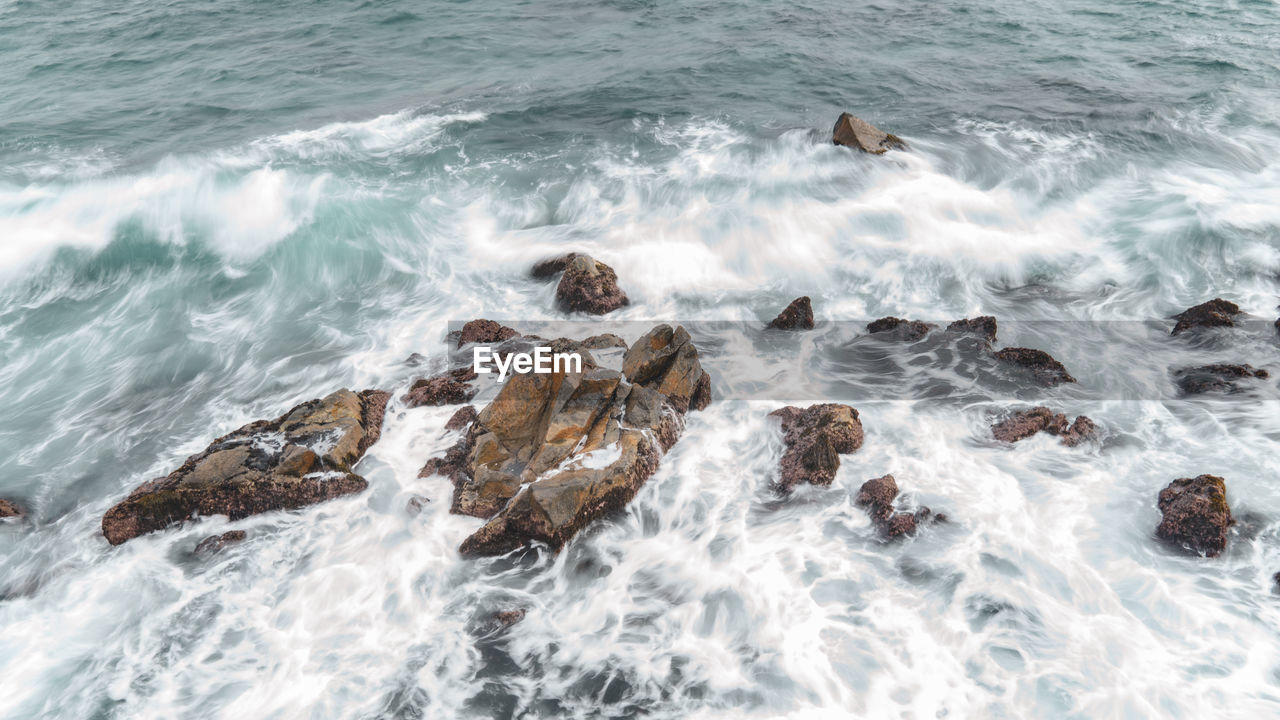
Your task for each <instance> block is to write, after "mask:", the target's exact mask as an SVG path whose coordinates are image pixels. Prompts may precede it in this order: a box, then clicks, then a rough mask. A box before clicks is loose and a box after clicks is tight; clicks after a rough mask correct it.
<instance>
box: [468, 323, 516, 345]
mask: <svg viewBox="0 0 1280 720" xmlns="http://www.w3.org/2000/svg"><path fill="white" fill-rule="evenodd" d="M519 335H520V333H518V332H516V331H515V330H514V329H512V328H509V327H507V326H506V325H502V324H499V323H497V322H495V321H493V320H485V319H483V318H481V319H478V320H472V321H470V322H468V323H467V324H465V325H463V326H462V330H461V331H459V332H458V344H457V346H458V347H462V346H463V345H469V344H471V343H498V342H502V341H503V340H507V339H509V338H513V337H518V336H519Z"/></svg>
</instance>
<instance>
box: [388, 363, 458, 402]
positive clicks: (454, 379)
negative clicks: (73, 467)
mask: <svg viewBox="0 0 1280 720" xmlns="http://www.w3.org/2000/svg"><path fill="white" fill-rule="evenodd" d="M476 377H477V376H476V373H475V371H474V370H472V369H471V368H469V367H461V368H456V369H454V370H450V371H449V372H446V373H441V374H439V375H436V376H434V377H429V378H422V379H420V380H416V381H414V383H413V385H411V386H409V392H407V393H405V394H404V396H403V397H401V398H400V401H401V402H403V403H404V405H405V407H410V408H415V407H422V406H423V405H458V404H460V403H464V402H466V401H468V400H470V399H471V398H472V396H474V395H475V394H476V389H475V388H474V387H472V386H471V384H470V381H472V380H475V379H476Z"/></svg>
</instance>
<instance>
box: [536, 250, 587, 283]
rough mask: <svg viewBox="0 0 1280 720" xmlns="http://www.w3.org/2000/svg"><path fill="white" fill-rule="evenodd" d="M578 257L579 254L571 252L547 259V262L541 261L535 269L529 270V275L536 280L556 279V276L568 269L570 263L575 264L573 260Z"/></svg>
mask: <svg viewBox="0 0 1280 720" xmlns="http://www.w3.org/2000/svg"><path fill="white" fill-rule="evenodd" d="M576 257H578V253H574V252H571V253H565V254H564V255H560V256H557V257H553V258H547V259H546V260H540V261H538V262H536V263H534V265H533V267H532V268H531V269H530V270H529V274H530V275H531V276H533V277H535V278H550V277H555V276H556V275H559V274H560V273H562V272H564V269H565V268H566V267H568V266H569V263H571V262H573V259H574V258H576Z"/></svg>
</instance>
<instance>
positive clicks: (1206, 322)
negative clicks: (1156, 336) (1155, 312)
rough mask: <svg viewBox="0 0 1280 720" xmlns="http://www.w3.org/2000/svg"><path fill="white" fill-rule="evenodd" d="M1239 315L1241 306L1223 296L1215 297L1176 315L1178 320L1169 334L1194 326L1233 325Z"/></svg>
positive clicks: (1176, 333) (1179, 332)
mask: <svg viewBox="0 0 1280 720" xmlns="http://www.w3.org/2000/svg"><path fill="white" fill-rule="evenodd" d="M1238 315H1240V306H1238V305H1236V304H1235V303H1233V302H1229V301H1227V300H1223V299H1222V298H1214V299H1212V300H1210V301H1209V302H1206V303H1201V304H1199V305H1196V306H1195V307H1190V308H1187V309H1186V310H1183V311H1182V312H1180V313H1178V314H1177V315H1174V316H1173V317H1174V319H1175V320H1177V321H1178V322H1177V323H1176V324H1174V326H1173V332H1171V333H1169V334H1170V335H1180V334H1182V333H1184V332H1186V331H1188V330H1191V329H1193V328H1206V327H1233V326H1235V324H1236V321H1235V319H1236V317H1237V316H1238Z"/></svg>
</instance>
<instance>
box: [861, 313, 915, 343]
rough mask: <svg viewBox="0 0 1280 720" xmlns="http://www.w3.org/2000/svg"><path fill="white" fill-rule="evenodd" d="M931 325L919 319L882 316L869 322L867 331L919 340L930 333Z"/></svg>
mask: <svg viewBox="0 0 1280 720" xmlns="http://www.w3.org/2000/svg"><path fill="white" fill-rule="evenodd" d="M929 330H930V326H929V325H926V324H925V323H922V322H920V321H919V320H903V319H902V318H896V317H882V318H880V319H879V320H872V321H871V322H869V323H867V332H869V333H871V334H872V335H883V334H892V335H893V336H894V338H895V339H897V340H911V341H914V340H919V339H920V338H922V337H924V336H925V335H928V334H929Z"/></svg>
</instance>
